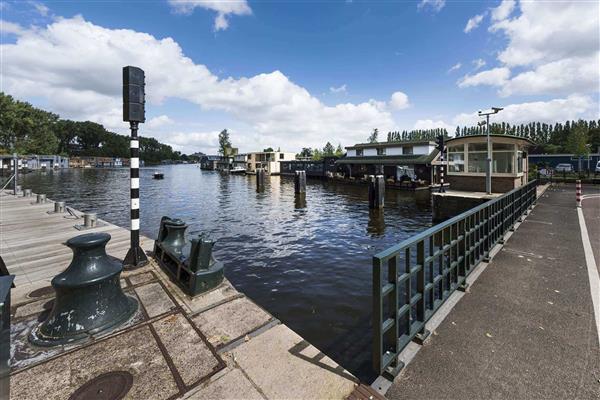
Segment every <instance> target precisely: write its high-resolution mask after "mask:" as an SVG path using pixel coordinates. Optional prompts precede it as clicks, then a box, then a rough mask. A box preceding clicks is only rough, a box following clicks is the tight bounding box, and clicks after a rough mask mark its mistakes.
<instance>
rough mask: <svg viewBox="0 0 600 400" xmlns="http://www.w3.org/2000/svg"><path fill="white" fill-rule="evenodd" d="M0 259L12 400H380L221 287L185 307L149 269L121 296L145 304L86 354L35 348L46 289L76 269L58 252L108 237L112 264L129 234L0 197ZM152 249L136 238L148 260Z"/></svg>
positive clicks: (86, 346)
mask: <svg viewBox="0 0 600 400" xmlns="http://www.w3.org/2000/svg"><path fill="white" fill-rule="evenodd" d="M0 200H1V201H0V228H1V232H2V238H1V240H2V241H1V250H2V258H3V259H4V262H5V264H6V267H7V269H8V272H9V273H10V274H12V275H14V276H15V280H14V282H15V285H16V287H15V288H13V289H12V291H11V296H12V307H11V318H12V321H11V325H12V329H11V350H12V351H11V360H10V365H11V372H10V398H11V399H15V400H18V399H23V400H36V399H44V400H49V399H57V400H58V399H68V398H69V399H83V398H89V397H86V396H89V393H104V394H105V395H107V394H111V395H114V396H116V397H106V398H122V397H118V396H117V395H119V396H120V395H123V396H125V395H126V398H129V399H144V400H146V399H176V398H186V399H235V398H244V399H280V398H297V399H300V398H301V399H325V398H327V399H345V398H348V397H350V398H353V399H367V398H380V396H379V395H378V394H377V393H376V392H375V391H374V390H373V389H372V388H371V387H368V386H364V385H360V384H359V382H358V380H357V379H356V378H355V377H354V376H353V375H352V374H350V373H349V372H348V371H346V370H345V369H344V368H342V367H341V366H339V365H338V364H336V363H335V362H334V361H333V360H331V359H330V358H329V357H327V356H326V355H324V354H323V353H321V352H320V351H319V350H318V349H317V348H315V347H314V346H312V345H311V344H310V343H308V342H307V341H306V340H304V339H303V338H302V337H301V336H299V335H298V334H296V333H295V332H294V331H292V330H291V329H289V328H288V327H287V326H285V325H284V324H282V323H281V322H280V321H279V320H277V319H276V318H274V317H273V316H272V315H271V314H269V313H268V312H267V311H266V310H264V309H262V308H261V307H259V306H258V305H257V304H255V303H254V302H253V301H252V300H250V299H249V298H247V297H246V296H244V295H243V294H242V293H240V292H238V291H237V290H236V289H235V288H234V287H233V286H232V285H231V284H230V283H229V282H228V281H226V280H225V282H224V283H222V284H221V285H220V286H218V287H217V288H216V289H214V290H212V291H209V292H207V293H204V294H202V295H199V296H194V297H189V296H187V295H186V294H185V293H183V292H182V291H181V290H180V288H179V287H178V286H176V285H175V284H174V283H173V282H171V281H170V280H169V278H168V277H167V275H165V273H164V272H163V271H162V270H161V269H160V268H159V267H158V265H157V264H156V262H155V261H154V260H153V259H152V258H151V257H150V262H149V263H148V264H147V265H146V266H144V267H141V268H137V269H135V270H124V271H123V273H122V274H121V280H120V282H121V286H122V288H123V291H124V292H125V293H126V294H127V295H129V296H134V297H135V298H136V299H137V300H138V301H139V304H140V307H139V310H138V311H137V313H136V314H135V315H134V316H133V317H132V318H131V320H130V321H129V322H128V323H126V324H125V325H123V326H120V327H119V328H118V329H116V330H113V331H110V332H108V333H104V334H99V335H97V336H93V335H92V337H90V338H89V340H85V341H84V342H82V343H74V344H66V345H61V346H55V347H38V346H34V345H32V344H31V343H30V342H29V341H28V340H27V336H28V334H29V332H30V331H31V330H32V329H33V327H35V326H36V325H37V324H38V323H39V322H40V321H42V320H44V318H45V316H46V315H47V314H48V312H49V310H50V309H51V308H52V304H53V299H54V296H55V292H54V290H53V288H52V287H51V286H50V281H51V279H52V278H53V277H54V276H55V275H56V274H58V273H60V272H61V271H63V270H64V269H65V268H66V267H67V266H68V264H69V263H70V261H71V258H72V253H71V250H70V249H69V248H68V247H66V246H65V245H64V242H65V241H66V240H68V239H70V238H72V237H75V236H77V235H80V234H82V233H89V232H105V233H108V234H110V235H111V240H110V241H109V243H108V245H107V253H108V255H109V256H110V257H113V258H115V259H118V260H122V259H123V257H124V256H125V254H126V252H127V250H128V248H129V234H130V232H129V231H128V230H126V229H123V228H120V227H118V226H115V225H113V224H111V223H109V222H107V221H104V220H102V219H97V220H96V224H95V226H94V227H91V228H85V227H84V228H82V227H81V225H82V224H83V218H77V217H80V216H81V215H82V214H81V213H80V212H78V211H76V210H72V212H71V213H69V212H59V213H55V212H54V209H55V207H54V204H53V202H52V201H49V200H48V201H46V202H42V203H37V202H36V199H35V197H23V196H21V195H19V196H14V195H13V194H12V193H11V192H10V191H8V192H4V193H2V194H1V197H0ZM153 244H154V240H153V239H150V238H147V237H144V236H141V237H140V246H141V248H142V249H143V250H144V251H145V252H147V253H148V254H149V255H151V251H152V248H153Z"/></svg>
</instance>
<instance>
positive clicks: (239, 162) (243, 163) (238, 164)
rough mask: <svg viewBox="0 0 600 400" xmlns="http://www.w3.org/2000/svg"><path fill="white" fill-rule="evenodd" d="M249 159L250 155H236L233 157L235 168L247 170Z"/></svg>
mask: <svg viewBox="0 0 600 400" xmlns="http://www.w3.org/2000/svg"><path fill="white" fill-rule="evenodd" d="M249 159H250V155H249V154H236V155H235V156H234V157H233V168H236V169H244V170H245V169H246V167H247V164H248V160H249Z"/></svg>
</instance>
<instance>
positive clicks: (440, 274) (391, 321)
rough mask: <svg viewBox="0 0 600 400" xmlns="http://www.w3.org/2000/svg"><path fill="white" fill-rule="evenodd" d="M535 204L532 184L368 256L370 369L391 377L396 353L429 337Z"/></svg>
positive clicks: (397, 368) (397, 367) (396, 368)
mask: <svg viewBox="0 0 600 400" xmlns="http://www.w3.org/2000/svg"><path fill="white" fill-rule="evenodd" d="M535 201H536V181H531V182H529V183H527V184H526V185H524V186H521V187H519V188H517V189H514V190H512V191H510V192H508V193H506V194H504V195H502V196H500V197H498V198H496V199H493V200H490V201H488V202H486V203H484V204H481V205H480V206H477V207H475V208H472V209H470V210H468V211H466V212H464V213H462V214H460V215H457V216H456V217H454V218H451V219H449V220H447V221H445V222H442V223H441V224H438V225H435V226H433V227H431V228H429V229H427V230H426V231H424V232H422V233H420V234H418V235H416V236H414V237H412V238H410V239H407V240H405V241H403V242H402V243H400V244H398V245H396V246H392V247H390V248H388V249H386V250H384V251H382V252H380V253H378V254H376V255H375V256H373V331H374V343H373V367H374V368H375V371H376V372H377V373H378V374H382V375H385V376H388V377H393V376H395V375H397V374H398V372H399V371H400V369H401V368H402V367H403V364H402V363H401V362H400V361H398V359H397V358H398V354H399V353H400V352H401V351H402V349H404V347H405V346H406V345H408V344H409V343H410V342H411V341H413V340H415V341H422V340H424V339H425V337H426V336H427V335H428V332H427V331H426V329H425V323H426V322H427V321H428V320H429V319H430V318H431V316H432V315H433V314H434V313H435V312H436V311H437V310H438V309H439V308H440V306H441V305H442V304H443V303H444V302H445V301H446V300H447V299H448V297H450V295H451V294H452V293H453V292H454V291H455V290H457V289H463V290H464V288H465V287H466V278H467V276H468V275H469V274H470V273H471V271H472V270H473V269H474V268H475V267H476V266H477V265H478V264H479V263H480V262H481V261H484V260H489V252H490V251H491V250H492V248H493V247H494V246H495V245H496V244H499V243H503V238H504V235H505V234H506V233H507V231H509V230H513V229H514V224H515V223H516V222H520V221H522V216H523V215H526V214H527V212H528V210H529V209H531V207H532V206H533V204H534V203H535Z"/></svg>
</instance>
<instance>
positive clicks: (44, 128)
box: [0, 92, 188, 164]
mask: <svg viewBox="0 0 600 400" xmlns="http://www.w3.org/2000/svg"><path fill="white" fill-rule="evenodd" d="M0 115H1V116H2V117H1V118H0V153H12V152H17V153H19V154H60V155H63V156H100V157H122V158H127V157H129V136H124V135H118V134H116V133H114V132H110V131H108V130H106V129H105V128H104V126H102V125H100V124H97V123H95V122H90V121H84V122H80V121H71V120H68V119H61V118H60V117H59V116H58V115H57V114H54V113H51V112H48V111H44V110H42V109H39V108H36V107H33V106H32V105H31V104H29V103H26V102H23V101H19V100H15V99H14V98H13V97H12V96H10V95H7V94H5V93H3V92H0ZM140 153H141V154H140V158H141V159H142V160H143V161H144V162H146V163H148V164H155V163H160V162H161V161H163V160H187V159H188V157H187V156H186V155H185V154H181V153H180V152H178V151H173V149H172V148H171V146H168V145H166V144H162V143H160V142H159V141H158V140H156V139H154V138H146V137H140Z"/></svg>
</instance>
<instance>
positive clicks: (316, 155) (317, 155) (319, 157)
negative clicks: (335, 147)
mask: <svg viewBox="0 0 600 400" xmlns="http://www.w3.org/2000/svg"><path fill="white" fill-rule="evenodd" d="M312 159H313V161H320V160H322V159H323V152H322V151H321V150H319V149H314V150H313V155H312Z"/></svg>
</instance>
